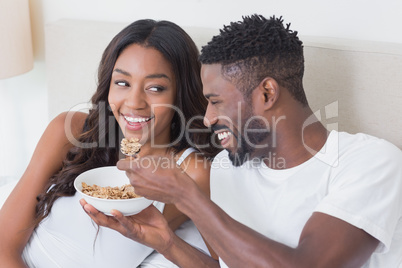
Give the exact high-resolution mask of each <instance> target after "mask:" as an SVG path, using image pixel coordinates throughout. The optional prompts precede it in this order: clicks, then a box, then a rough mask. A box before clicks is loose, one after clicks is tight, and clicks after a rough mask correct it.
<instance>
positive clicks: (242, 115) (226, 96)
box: [201, 64, 268, 166]
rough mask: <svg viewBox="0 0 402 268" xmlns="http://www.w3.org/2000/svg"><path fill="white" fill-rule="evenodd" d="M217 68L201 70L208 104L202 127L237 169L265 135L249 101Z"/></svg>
mask: <svg viewBox="0 0 402 268" xmlns="http://www.w3.org/2000/svg"><path fill="white" fill-rule="evenodd" d="M221 68H222V65H220V64H206V65H203V66H202V67H201V79H202V83H203V93H204V96H205V97H206V98H207V100H208V106H207V111H206V113H205V118H204V124H205V125H206V126H207V127H211V128H212V130H213V131H214V132H215V134H216V135H217V136H218V140H219V142H220V145H221V146H222V148H224V149H226V150H227V151H228V152H229V158H230V160H231V161H232V164H233V165H234V166H240V165H242V164H243V163H244V162H246V161H247V160H251V158H252V157H255V156H256V155H257V154H256V153H257V150H258V145H259V144H260V143H261V142H262V141H263V140H265V139H266V137H267V134H268V132H267V128H266V125H265V124H264V123H263V122H262V120H261V118H259V117H256V116H254V114H253V111H252V110H253V104H252V101H251V98H250V100H246V99H245V97H244V94H243V92H241V91H239V90H238V89H237V88H236V86H235V85H234V84H233V83H231V82H230V81H229V80H228V79H226V78H225V77H224V76H223V75H222V72H221V70H222V69H221Z"/></svg>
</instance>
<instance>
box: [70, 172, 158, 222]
mask: <svg viewBox="0 0 402 268" xmlns="http://www.w3.org/2000/svg"><path fill="white" fill-rule="evenodd" d="M82 182H85V183H86V184H88V185H90V186H92V185H93V184H96V185H98V186H101V187H105V186H111V187H115V186H122V185H124V184H130V180H129V179H128V177H127V176H126V173H125V171H122V170H119V169H117V167H115V166H112V167H100V168H94V169H90V170H88V171H85V172H83V173H81V174H80V175H78V177H77V178H76V179H75V181H74V187H75V189H76V190H77V193H78V194H79V195H81V196H82V197H83V198H84V199H85V201H86V202H87V203H88V204H91V205H92V206H94V207H95V208H96V209H97V210H99V211H101V212H103V213H105V214H106V215H111V214H110V211H111V210H112V209H116V210H118V211H120V212H121V213H123V215H125V216H130V215H134V214H137V213H139V212H141V211H142V210H143V209H145V208H147V207H148V206H149V205H151V204H152V202H153V201H152V200H149V199H146V198H145V197H137V198H131V199H118V200H115V199H104V198H98V197H93V196H89V195H86V194H84V193H83V192H82Z"/></svg>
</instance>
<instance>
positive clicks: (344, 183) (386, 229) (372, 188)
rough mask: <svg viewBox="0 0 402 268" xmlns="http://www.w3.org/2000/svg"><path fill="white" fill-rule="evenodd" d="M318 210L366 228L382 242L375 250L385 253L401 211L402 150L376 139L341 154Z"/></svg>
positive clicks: (365, 229)
mask: <svg viewBox="0 0 402 268" xmlns="http://www.w3.org/2000/svg"><path fill="white" fill-rule="evenodd" d="M315 211H317V212H322V213H325V214H328V215H331V216H334V217H337V218H339V219H341V220H344V221H346V222H348V223H350V224H352V225H354V226H356V227H358V228H360V229H363V230H364V231H366V232H367V233H369V234H370V235H371V236H373V237H375V238H376V239H378V240H379V241H380V245H379V247H377V250H376V252H386V251H387V250H388V249H389V247H390V243H391V241H392V237H393V234H394V231H395V228H396V226H397V223H398V221H399V220H400V218H401V214H402V152H401V150H399V149H398V148H397V147H395V146H393V145H392V144H390V143H388V142H385V141H383V140H376V141H373V142H369V143H366V144H364V146H359V147H358V148H354V149H353V150H351V151H349V152H347V153H345V154H340V156H339V162H338V166H336V167H334V168H333V172H332V174H331V181H330V183H329V185H328V195H327V196H326V197H324V198H323V199H322V201H321V202H320V204H319V205H318V206H317V207H316V209H315Z"/></svg>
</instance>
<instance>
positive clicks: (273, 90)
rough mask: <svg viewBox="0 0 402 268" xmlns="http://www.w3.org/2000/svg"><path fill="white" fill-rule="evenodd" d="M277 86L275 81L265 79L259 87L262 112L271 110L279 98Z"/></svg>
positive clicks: (268, 78)
mask: <svg viewBox="0 0 402 268" xmlns="http://www.w3.org/2000/svg"><path fill="white" fill-rule="evenodd" d="M279 91H280V90H279V85H278V83H277V82H276V81H275V79H273V78H270V77H267V78H265V79H264V80H262V82H261V83H260V85H259V94H260V97H261V100H262V102H263V103H261V105H262V108H263V109H264V111H266V110H269V109H271V108H272V107H273V106H274V104H275V102H276V101H277V100H278V98H279Z"/></svg>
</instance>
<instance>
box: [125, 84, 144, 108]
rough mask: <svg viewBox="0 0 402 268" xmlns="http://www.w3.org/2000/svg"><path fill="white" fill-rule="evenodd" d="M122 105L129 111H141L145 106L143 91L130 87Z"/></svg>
mask: <svg viewBox="0 0 402 268" xmlns="http://www.w3.org/2000/svg"><path fill="white" fill-rule="evenodd" d="M124 104H125V105H126V106H127V107H129V108H131V109H143V108H145V107H146V106H147V102H146V96H145V92H144V90H142V89H141V88H139V87H132V88H131V89H130V91H129V92H128V93H127V94H126V96H125V100H124Z"/></svg>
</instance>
